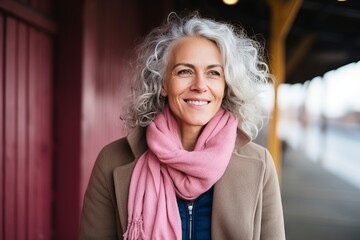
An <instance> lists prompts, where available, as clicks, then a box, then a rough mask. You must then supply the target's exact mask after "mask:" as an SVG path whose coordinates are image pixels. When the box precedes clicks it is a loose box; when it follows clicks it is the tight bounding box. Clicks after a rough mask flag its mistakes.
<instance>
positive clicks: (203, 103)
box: [187, 100, 208, 106]
mask: <svg viewBox="0 0 360 240" xmlns="http://www.w3.org/2000/svg"><path fill="white" fill-rule="evenodd" d="M187 103H189V104H192V105H196V106H202V105H206V104H208V101H193V100H188V101H187Z"/></svg>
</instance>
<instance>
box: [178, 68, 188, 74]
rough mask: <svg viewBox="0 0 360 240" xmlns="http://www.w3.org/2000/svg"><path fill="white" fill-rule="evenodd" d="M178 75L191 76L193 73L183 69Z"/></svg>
mask: <svg viewBox="0 0 360 240" xmlns="http://www.w3.org/2000/svg"><path fill="white" fill-rule="evenodd" d="M177 74H178V75H191V74H192V71H191V70H190V69H181V70H179V71H178V72H177Z"/></svg>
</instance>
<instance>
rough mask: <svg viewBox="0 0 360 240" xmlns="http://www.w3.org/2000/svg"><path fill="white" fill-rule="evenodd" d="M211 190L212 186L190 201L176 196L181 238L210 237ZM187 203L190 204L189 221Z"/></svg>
mask: <svg viewBox="0 0 360 240" xmlns="http://www.w3.org/2000/svg"><path fill="white" fill-rule="evenodd" d="M213 191H214V190H213V188H210V189H209V190H208V191H207V192H205V193H203V194H202V195H200V196H199V197H198V198H197V199H195V200H194V201H192V202H190V201H188V200H184V199H180V198H177V203H178V206H179V212H180V218H181V228H182V240H189V239H191V240H205V239H206V240H209V239H211V209H212V200H213ZM189 205H192V219H191V221H190V211H189ZM190 223H191V227H190ZM190 229H191V238H190Z"/></svg>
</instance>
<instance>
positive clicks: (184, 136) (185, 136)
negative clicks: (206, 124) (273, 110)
mask: <svg viewBox="0 0 360 240" xmlns="http://www.w3.org/2000/svg"><path fill="white" fill-rule="evenodd" d="M202 128H203V127H202V126H196V127H194V126H192V127H184V126H183V127H182V128H181V129H180V132H181V143H182V145H183V147H184V149H185V150H187V151H193V150H194V148H195V144H196V142H197V139H198V137H199V136H200V133H201V131H202Z"/></svg>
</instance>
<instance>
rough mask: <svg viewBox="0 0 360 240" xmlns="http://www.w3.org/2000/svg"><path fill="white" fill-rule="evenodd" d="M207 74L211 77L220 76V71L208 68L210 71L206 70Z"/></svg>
mask: <svg viewBox="0 0 360 240" xmlns="http://www.w3.org/2000/svg"><path fill="white" fill-rule="evenodd" d="M208 75H209V76H212V77H220V76H221V73H220V72H219V71H217V70H210V71H209V72H208Z"/></svg>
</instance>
